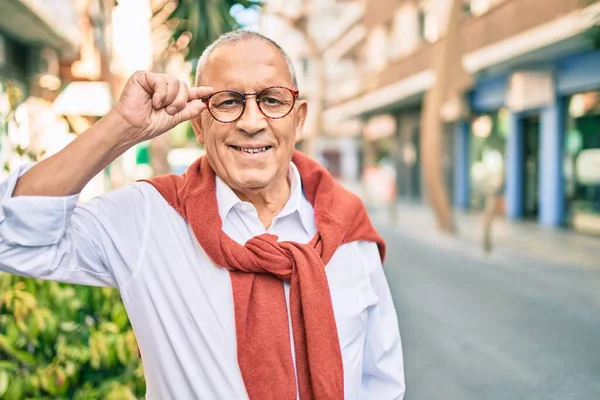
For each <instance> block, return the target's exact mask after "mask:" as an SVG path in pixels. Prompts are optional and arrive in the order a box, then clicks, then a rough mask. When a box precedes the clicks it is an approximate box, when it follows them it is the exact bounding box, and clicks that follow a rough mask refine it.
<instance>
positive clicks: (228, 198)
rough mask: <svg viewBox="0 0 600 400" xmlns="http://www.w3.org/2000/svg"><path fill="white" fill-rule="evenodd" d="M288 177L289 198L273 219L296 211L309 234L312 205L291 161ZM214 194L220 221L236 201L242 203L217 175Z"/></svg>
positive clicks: (298, 173) (225, 216) (223, 219)
mask: <svg viewBox="0 0 600 400" xmlns="http://www.w3.org/2000/svg"><path fill="white" fill-rule="evenodd" d="M288 179H289V180H290V184H291V188H290V198H289V199H288V201H287V202H286V203H285V206H283V208H282V209H281V211H280V212H279V213H278V214H277V216H275V219H279V218H283V217H285V216H288V215H291V214H293V213H294V212H296V213H297V214H298V216H299V217H300V222H301V223H302V227H303V228H304V229H305V230H306V232H307V233H309V234H310V231H311V226H312V225H314V223H311V222H312V218H313V213H312V206H311V205H310V203H309V202H308V200H307V199H306V198H305V197H304V192H303V191H302V180H301V178H300V172H298V168H297V167H296V165H295V164H294V163H293V162H290V168H289V170H288ZM216 195H217V204H218V207H219V216H220V217H221V221H225V218H227V215H228V214H229V211H231V209H232V208H234V207H235V206H236V205H237V204H238V203H243V201H242V200H240V198H239V197H238V196H237V195H236V194H235V192H234V191H233V190H232V189H231V188H230V187H229V186H227V184H226V183H225V182H223V180H221V178H219V177H218V176H217V177H216Z"/></svg>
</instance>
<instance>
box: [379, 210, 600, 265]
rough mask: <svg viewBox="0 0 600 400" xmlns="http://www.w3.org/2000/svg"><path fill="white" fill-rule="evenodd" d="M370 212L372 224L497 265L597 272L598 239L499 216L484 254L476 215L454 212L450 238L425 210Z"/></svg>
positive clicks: (479, 219) (599, 260) (599, 258)
mask: <svg viewBox="0 0 600 400" xmlns="http://www.w3.org/2000/svg"><path fill="white" fill-rule="evenodd" d="M390 208H391V207H390ZM369 212H370V214H371V216H372V218H373V222H374V223H375V224H376V225H379V226H381V227H385V228H386V229H389V228H391V229H394V230H397V231H399V232H400V233H402V234H405V235H407V236H410V237H413V238H415V239H418V240H421V241H426V242H428V243H430V244H433V245H435V246H437V247H442V248H444V249H447V250H450V251H455V252H460V253H462V254H464V255H466V256H469V257H475V258H479V259H488V260H497V261H510V260H511V259H514V258H515V257H516V258H519V259H525V260H531V261H537V262H541V263H544V264H558V265H562V266H571V267H583V268H594V269H600V237H597V236H586V235H582V234H578V233H575V232H573V231H569V230H567V229H553V228H546V227H543V226H540V225H538V224H537V223H535V222H528V221H524V222H516V221H509V220H507V219H505V218H503V217H501V216H499V217H496V218H495V219H494V222H493V227H492V243H493V250H492V253H491V254H486V253H485V252H484V251H483V247H482V244H481V240H482V236H483V234H482V232H483V217H482V214H481V213H469V212H461V211H455V212H454V219H455V224H456V235H454V236H452V235H449V234H444V233H442V232H441V231H440V230H439V229H437V224H436V221H435V219H434V216H433V213H432V211H431V209H430V208H429V207H428V206H427V205H423V204H411V203H399V204H397V208H396V216H395V218H394V216H392V212H391V211H390V209H388V208H385V207H375V208H369Z"/></svg>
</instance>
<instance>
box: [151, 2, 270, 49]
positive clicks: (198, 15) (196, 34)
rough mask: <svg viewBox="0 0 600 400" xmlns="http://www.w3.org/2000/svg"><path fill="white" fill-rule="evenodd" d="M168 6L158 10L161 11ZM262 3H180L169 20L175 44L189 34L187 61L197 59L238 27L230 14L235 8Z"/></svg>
mask: <svg viewBox="0 0 600 400" xmlns="http://www.w3.org/2000/svg"><path fill="white" fill-rule="evenodd" d="M168 3H172V1H167V2H165V4H164V5H163V7H161V8H159V9H158V10H157V12H161V11H162V10H163V9H164V7H165V6H167V5H168ZM260 4H261V1H260V0H202V1H198V0H179V1H178V2H177V6H176V7H175V9H174V10H173V12H172V13H171V14H170V15H169V17H168V18H167V24H173V26H174V28H173V32H172V36H171V38H172V43H177V41H178V40H179V39H180V38H181V37H182V36H183V35H188V34H189V35H190V36H191V38H190V40H189V43H188V45H187V52H186V60H197V59H198V58H199V57H200V55H201V54H202V51H203V50H204V49H205V48H206V47H207V46H208V45H209V44H210V43H212V42H213V41H214V40H215V39H216V38H218V37H219V36H220V35H221V34H222V33H224V32H227V31H230V30H232V29H235V28H238V27H239V26H238V23H237V21H236V20H235V18H233V17H232V16H231V14H230V10H231V8H232V7H233V6H235V5H241V6H243V7H252V6H259V5H260Z"/></svg>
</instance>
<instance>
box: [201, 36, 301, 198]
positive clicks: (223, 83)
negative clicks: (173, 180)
mask: <svg viewBox="0 0 600 400" xmlns="http://www.w3.org/2000/svg"><path fill="white" fill-rule="evenodd" d="M200 85H202V86H211V87H213V88H214V89H215V92H217V91H220V90H235V91H238V92H241V93H256V92H260V91H261V90H263V89H266V88H268V87H272V86H284V87H287V88H290V89H294V86H293V83H292V77H291V76H290V73H289V68H288V66H287V64H286V62H285V59H284V58H283V56H282V55H281V54H280V53H279V51H278V50H277V49H276V48H275V47H274V46H273V45H271V44H270V43H268V42H264V41H260V40H256V39H249V40H243V41H240V42H237V43H234V44H230V45H224V46H222V47H219V48H217V49H216V50H215V51H214V52H213V53H212V54H211V56H210V58H209V60H208V62H207V63H206V65H205V67H204V71H203V75H202V81H201V82H200ZM306 109H307V106H306V102H305V101H297V102H296V105H295V106H294V108H293V109H292V111H291V112H290V113H289V114H288V115H287V116H285V117H283V118H281V119H269V118H267V117H266V116H265V115H263V113H262V112H261V111H260V109H259V108H258V105H257V103H256V101H255V97H254V96H250V97H248V98H247V100H246V107H245V110H244V113H243V114H242V116H241V117H240V118H239V119H238V120H237V121H235V122H231V123H222V122H219V121H217V120H215V119H214V118H213V117H212V116H211V115H210V113H209V112H208V111H205V112H203V113H202V114H201V115H200V116H198V117H197V118H195V119H194V120H192V125H193V127H194V130H195V132H196V136H197V139H198V142H199V143H201V144H203V145H204V147H205V149H206V156H207V157H208V161H209V163H210V165H211V166H212V168H213V169H214V170H215V172H216V174H217V175H218V176H219V177H220V178H221V179H222V180H223V181H224V182H225V183H226V184H227V185H228V186H229V187H231V188H232V189H233V190H235V191H238V192H242V193H243V192H248V191H250V192H256V191H262V190H264V189H267V188H269V187H278V186H279V184H281V182H285V179H286V177H287V172H288V168H289V163H290V161H291V159H292V154H293V151H294V145H295V143H296V141H297V139H298V138H299V137H300V135H301V132H302V126H303V124H304V120H305V118H306ZM265 147H267V148H268V150H266V151H261V152H257V153H248V152H245V151H242V150H240V148H245V149H248V148H251V149H260V148H265Z"/></svg>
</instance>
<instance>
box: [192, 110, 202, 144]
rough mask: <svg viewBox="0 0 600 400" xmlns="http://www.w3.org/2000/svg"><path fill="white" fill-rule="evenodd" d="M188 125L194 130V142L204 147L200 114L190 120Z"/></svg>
mask: <svg viewBox="0 0 600 400" xmlns="http://www.w3.org/2000/svg"><path fill="white" fill-rule="evenodd" d="M190 123H191V124H192V128H194V134H195V135H196V141H197V142H198V143H200V144H201V145H203V146H204V124H203V123H202V114H200V115H198V116H196V117H194V118H192V119H191V120H190Z"/></svg>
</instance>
